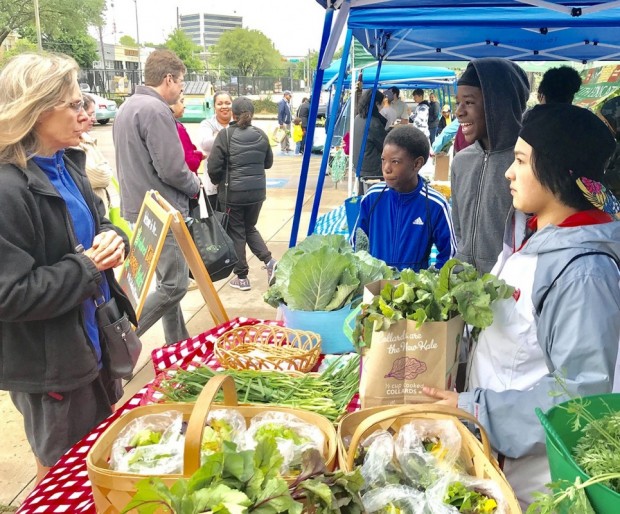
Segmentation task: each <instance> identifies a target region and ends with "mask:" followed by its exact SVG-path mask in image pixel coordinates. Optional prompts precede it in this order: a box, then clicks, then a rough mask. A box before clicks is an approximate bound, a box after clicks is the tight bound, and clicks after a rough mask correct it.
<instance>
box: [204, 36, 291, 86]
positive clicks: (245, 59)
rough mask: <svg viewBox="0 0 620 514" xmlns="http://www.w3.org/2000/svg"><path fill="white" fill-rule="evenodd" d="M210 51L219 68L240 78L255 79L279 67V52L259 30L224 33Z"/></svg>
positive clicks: (280, 57)
mask: <svg viewBox="0 0 620 514" xmlns="http://www.w3.org/2000/svg"><path fill="white" fill-rule="evenodd" d="M211 50H212V52H213V53H214V54H215V56H216V61H217V63H218V64H219V65H220V66H222V67H223V68H228V69H232V70H235V71H237V72H238V74H239V75H241V76H246V77H255V76H258V75H261V74H266V73H265V72H266V71H267V70H273V69H276V68H280V67H281V60H282V56H281V55H280V52H278V51H277V50H276V49H275V48H274V46H273V42H272V41H271V40H270V39H269V38H268V37H267V36H265V34H263V33H262V32H261V31H260V30H249V29H234V30H230V31H227V32H224V34H222V35H221V36H220V39H219V41H218V42H217V43H216V44H215V45H213V46H212V47H211Z"/></svg>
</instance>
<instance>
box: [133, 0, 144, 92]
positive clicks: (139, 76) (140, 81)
mask: <svg viewBox="0 0 620 514" xmlns="http://www.w3.org/2000/svg"><path fill="white" fill-rule="evenodd" d="M133 2H134V4H135V7H136V43H138V83H137V84H136V85H140V84H141V83H142V57H141V54H142V52H141V51H140V27H139V24H138V0H133Z"/></svg>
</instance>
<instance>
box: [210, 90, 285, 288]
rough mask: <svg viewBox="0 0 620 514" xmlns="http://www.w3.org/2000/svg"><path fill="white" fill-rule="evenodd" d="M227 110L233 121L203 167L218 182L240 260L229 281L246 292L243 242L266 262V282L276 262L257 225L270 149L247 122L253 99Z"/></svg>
mask: <svg viewBox="0 0 620 514" xmlns="http://www.w3.org/2000/svg"><path fill="white" fill-rule="evenodd" d="M232 112H233V118H234V122H233V123H231V124H230V127H228V128H227V129H225V130H222V131H220V133H219V134H218V135H217V137H216V138H215V142H214V143H213V148H212V150H211V153H210V154H209V160H208V161H207V164H208V167H207V169H208V170H209V176H210V177H211V180H212V181H213V183H214V184H218V199H219V202H220V205H221V206H222V208H223V210H224V211H225V212H227V213H228V227H227V232H228V235H229V236H230V237H231V239H232V240H233V242H234V244H235V252H236V253H237V257H238V259H239V262H238V263H237V265H236V266H235V268H234V270H233V271H234V273H235V275H236V277H235V278H233V279H232V280H231V281H230V282H229V284H230V286H231V287H234V288H235V289H240V290H241V291H249V290H250V289H251V288H252V286H251V284H250V279H249V278H248V271H249V266H248V261H247V259H246V256H245V246H246V244H247V245H248V246H249V247H250V250H251V251H252V253H253V254H254V255H256V257H258V258H259V259H260V260H261V261H262V262H263V263H265V269H266V270H267V283H268V284H269V283H270V282H271V278H272V276H273V271H274V269H275V266H276V260H275V259H274V258H273V257H272V255H271V252H270V251H269V249H268V248H267V245H266V244H265V241H264V240H263V238H262V236H261V235H260V232H259V231H258V230H257V228H256V223H257V222H258V216H259V215H260V211H261V208H262V207H263V202H264V201H265V199H266V198H267V184H266V177H265V170H266V169H269V168H271V166H272V165H273V152H272V150H271V146H270V144H269V138H268V137H267V134H265V133H264V132H263V131H262V130H261V129H259V128H257V127H254V126H253V125H252V117H253V116H254V104H253V103H252V100H250V99H249V98H246V97H240V98H236V99H235V100H234V101H233V103H232ZM227 173H228V177H226V174H227ZM226 184H227V185H226Z"/></svg>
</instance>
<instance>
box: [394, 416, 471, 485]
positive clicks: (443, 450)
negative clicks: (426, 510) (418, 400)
mask: <svg viewBox="0 0 620 514" xmlns="http://www.w3.org/2000/svg"><path fill="white" fill-rule="evenodd" d="M394 453H395V454H396V460H397V461H398V463H399V465H400V468H401V470H402V472H403V474H404V475H405V476H406V477H407V479H408V480H409V481H410V482H411V485H413V486H414V487H418V488H421V489H426V488H427V487H430V486H431V485H432V484H434V483H435V482H436V481H437V480H438V479H439V477H441V476H443V475H444V474H445V473H446V471H454V470H455V468H456V462H457V460H458V458H459V455H460V453H461V434H460V433H459V431H458V429H457V428H456V425H455V424H454V422H453V421H452V420H449V419H442V420H426V419H416V420H413V421H411V422H410V423H407V424H406V425H404V426H402V427H401V429H400V430H399V432H398V436H397V437H396V440H395V443H394Z"/></svg>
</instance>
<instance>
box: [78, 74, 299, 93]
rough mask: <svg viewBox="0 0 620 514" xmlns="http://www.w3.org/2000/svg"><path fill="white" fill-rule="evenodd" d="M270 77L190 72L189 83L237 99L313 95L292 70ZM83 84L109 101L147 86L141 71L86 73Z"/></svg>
mask: <svg viewBox="0 0 620 514" xmlns="http://www.w3.org/2000/svg"><path fill="white" fill-rule="evenodd" d="M269 75H270V76H261V77H242V76H239V75H235V74H234V71H232V70H221V69H217V70H209V69H207V70H206V71H204V72H196V71H193V70H188V71H187V73H186V74H185V81H186V82H189V81H204V82H210V83H211V84H212V85H213V87H214V88H215V90H216V91H218V90H225V91H228V92H229V93H231V94H232V95H233V96H241V95H271V94H278V93H281V92H282V91H285V90H287V89H289V90H291V91H301V90H306V91H310V89H309V88H310V84H305V83H303V81H302V80H299V79H295V78H293V77H292V70H290V69H289V68H283V69H281V70H272V72H271V73H270V74H269ZM79 82H80V83H81V84H88V87H89V88H90V91H91V92H92V93H96V94H99V95H102V96H106V97H115V96H125V95H130V94H132V92H133V90H134V88H135V86H136V85H137V84H142V83H143V74H142V73H141V70H137V69H136V70H117V69H105V70H104V69H83V70H82V71H81V72H80V78H79Z"/></svg>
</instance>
